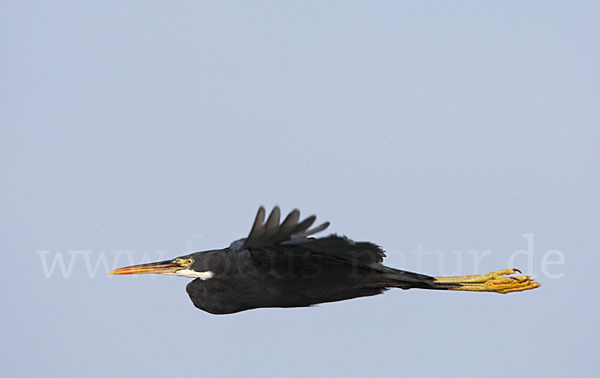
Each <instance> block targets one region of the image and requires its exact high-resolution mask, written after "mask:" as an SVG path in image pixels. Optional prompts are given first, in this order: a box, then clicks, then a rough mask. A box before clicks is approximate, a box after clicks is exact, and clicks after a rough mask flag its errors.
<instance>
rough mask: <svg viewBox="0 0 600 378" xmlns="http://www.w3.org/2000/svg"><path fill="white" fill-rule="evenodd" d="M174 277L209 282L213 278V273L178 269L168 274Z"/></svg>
mask: <svg viewBox="0 0 600 378" xmlns="http://www.w3.org/2000/svg"><path fill="white" fill-rule="evenodd" d="M170 274H172V275H174V276H182V277H187V278H200V279H201V280H202V281H205V280H209V279H211V278H213V277H214V275H215V274H214V273H213V272H211V271H210V270H209V271H206V272H196V271H194V270H191V269H179V270H178V271H176V272H173V273H170Z"/></svg>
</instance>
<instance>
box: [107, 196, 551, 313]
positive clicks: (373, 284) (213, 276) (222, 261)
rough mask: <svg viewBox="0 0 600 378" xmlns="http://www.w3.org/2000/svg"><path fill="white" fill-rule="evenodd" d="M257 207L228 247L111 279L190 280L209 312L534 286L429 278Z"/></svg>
mask: <svg viewBox="0 0 600 378" xmlns="http://www.w3.org/2000/svg"><path fill="white" fill-rule="evenodd" d="M265 216H266V213H265V209H264V208H263V207H260V208H259V210H258V214H257V215H256V219H255V220H254V224H253V226H252V229H251V230H250V234H249V235H248V237H247V238H245V239H240V240H237V241H235V242H233V243H232V244H231V245H230V246H229V247H228V248H224V249H217V250H211V251H204V252H195V253H192V254H189V255H185V256H181V257H178V258H176V259H173V260H167V261H162V262H158V263H150V264H142V265H135V266H130V267H126V268H121V269H117V270H113V271H112V272H111V273H112V274H136V273H159V274H172V275H179V276H183V277H189V278H195V279H194V280H193V281H191V282H190V283H189V284H188V285H187V292H188V294H189V296H190V299H191V300H192V302H193V303H194V305H195V306H196V307H198V308H199V309H201V310H204V311H208V312H210V313H213V314H230V313H234V312H239V311H244V310H249V309H253V308H261V307H304V306H311V305H314V304H318V303H325V302H334V301H342V300H346V299H352V298H357V297H365V296H370V295H376V294H381V293H383V292H384V291H385V290H387V289H390V288H400V289H413V288H418V289H433V290H460V291H483V292H496V293H503V294H504V293H510V292H515V291H523V290H529V289H534V288H536V287H538V286H540V284H539V283H538V282H536V281H534V280H532V279H531V277H530V276H527V275H513V274H515V273H517V272H518V273H520V272H519V271H518V270H517V269H505V270H500V271H497V272H492V273H489V274H485V275H469V276H458V277H431V276H427V275H423V274H419V273H413V272H407V271H404V270H399V269H394V268H390V267H387V266H385V265H383V264H382V262H383V259H384V257H385V253H384V251H383V250H382V249H381V248H380V247H379V246H377V245H375V244H373V243H370V242H355V241H352V240H350V239H348V238H346V237H343V236H337V235H329V236H326V237H321V238H313V237H310V236H311V235H314V234H316V233H318V232H321V231H323V230H325V229H326V228H327V227H328V226H329V223H328V222H325V223H323V224H321V225H319V226H316V227H314V228H311V226H312V225H313V223H314V222H315V220H316V217H315V216H310V217H308V218H306V219H304V220H303V221H300V212H299V211H298V210H293V211H292V212H291V213H289V214H288V216H287V217H286V218H285V220H284V221H283V222H281V223H280V222H279V220H280V210H279V207H277V206H276V207H275V208H273V211H271V214H270V215H269V217H268V219H267V220H266V221H265Z"/></svg>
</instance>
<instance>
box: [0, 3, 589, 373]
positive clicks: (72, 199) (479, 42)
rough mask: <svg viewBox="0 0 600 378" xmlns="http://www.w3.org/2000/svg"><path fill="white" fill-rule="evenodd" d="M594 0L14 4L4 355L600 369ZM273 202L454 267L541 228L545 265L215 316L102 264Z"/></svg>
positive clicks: (515, 246)
mask: <svg viewBox="0 0 600 378" xmlns="http://www.w3.org/2000/svg"><path fill="white" fill-rule="evenodd" d="M597 4H598V3H597V2H594V1H589V2H568V3H566V2H548V1H529V2H517V1H513V2H479V1H477V2H391V1H390V2H366V1H364V2H356V1H331V2H323V1H314V2H275V1H272V2H264V1H254V2H200V1H175V2H156V1H132V2H120V1H119V2H117V1H114V2H87V1H86V2H76V1H73V2H31V1H2V2H1V4H0V43H1V59H0V125H1V129H0V157H1V159H0V173H1V177H2V182H3V185H2V187H1V189H0V193H1V198H0V201H1V202H0V206H1V208H0V224H1V228H0V248H1V264H0V280H1V285H0V292H1V295H2V299H3V306H2V312H1V313H2V322H1V323H0V324H1V327H2V337H1V338H0V356H1V357H0V358H1V361H2V366H3V372H2V376H3V377H39V376H44V377H82V376H86V377H107V376H131V377H137V376H144V377H149V376H206V377H231V376H244V377H283V376H288V377H303V378H304V377H309V376H339V377H365V376H377V377H416V376H423V377H445V376H446V377H450V376H464V377H506V376H508V375H510V376H514V377H536V376H537V377H542V376H544V377H565V376H577V377H592V376H595V375H597V371H598V363H597V356H596V354H597V352H598V350H600V344H599V341H598V340H599V338H598V336H600V332H599V325H598V324H599V323H598V319H599V318H600V310H599V308H598V304H597V297H598V289H600V287H599V286H600V285H599V284H598V280H597V278H596V277H595V275H596V274H597V267H598V266H599V265H600V257H599V255H600V249H599V245H598V244H599V243H598V241H597V234H598V229H599V226H600V222H599V215H598V214H599V201H598V193H599V192H600V185H599V184H600V180H599V178H598V172H599V164H598V163H599V156H598V155H599V153H598V138H599V137H600V132H599V128H598V126H599V125H600V115H599V110H598V109H599V104H600V76H599V74H598V72H599V71H598V67H600V61H599V60H600V59H599V57H600V54H599V49H598V40H599V37H600V33H599V32H600V30H599V29H600V27H599V26H598V16H599V10H600V6H598V5H597ZM260 204H263V205H266V206H272V205H274V204H279V205H281V207H282V209H283V210H284V211H289V210H291V209H292V208H294V207H298V208H300V209H301V210H302V211H303V213H304V214H305V215H308V214H311V213H316V214H317V215H319V217H320V219H322V220H329V221H331V222H332V226H331V231H332V232H338V233H343V234H346V235H348V236H350V237H352V238H354V239H357V240H370V241H374V242H376V243H379V244H381V245H382V246H383V247H384V248H385V249H386V250H387V251H388V255H389V258H388V260H387V262H388V263H389V264H390V265H392V266H396V267H400V268H406V269H412V270H419V271H421V272H424V273H428V274H432V275H438V274H442V273H446V274H448V273H454V272H455V271H457V270H458V271H459V272H460V273H464V274H467V273H470V272H472V271H473V270H475V269H476V267H475V264H474V262H473V254H472V253H471V252H470V251H478V253H479V254H482V256H483V257H482V258H481V261H480V263H479V269H477V270H479V272H481V273H483V272H486V271H491V270H496V269H501V268H505V267H507V264H508V262H509V260H510V256H511V254H513V253H514V251H516V250H522V249H527V242H528V240H527V238H526V237H524V236H523V235H525V234H530V233H531V234H532V236H531V237H532V238H533V249H532V251H531V252H532V255H531V256H532V265H531V266H528V265H529V264H528V262H527V259H526V258H525V256H524V255H519V256H518V257H517V258H516V260H515V262H516V263H517V265H519V266H522V267H524V268H530V269H531V270H532V272H533V273H534V274H536V275H537V276H538V278H539V280H540V281H541V282H542V284H543V286H542V287H541V288H540V289H538V290H536V291H532V292H526V293H518V294H514V295H508V296H500V295H494V294H471V293H448V292H426V291H416V290H413V291H406V292H403V291H400V290H394V291H390V292H388V293H386V294H385V295H383V296H378V297H372V298H367V299H358V300H353V301H348V302H342V303H335V304H326V305H321V306H318V307H315V308H308V309H285V310H281V309H268V310H256V311H249V312H244V313H240V314H235V315H230V316H213V315H209V314H207V313H204V312H201V311H199V310H197V309H195V308H194V307H193V305H192V304H191V302H190V301H189V299H188V297H187V294H186V292H185V285H186V282H187V281H188V280H187V279H182V278H178V277H162V276H159V277H148V276H144V277H138V278H134V277H108V275H107V274H106V271H107V269H108V268H113V267H115V266H114V265H118V266H121V265H124V264H127V262H128V261H127V256H129V257H130V258H131V259H132V260H133V261H134V262H139V261H150V260H153V259H156V258H158V257H161V256H162V257H164V258H167V257H172V256H173V257H174V256H177V255H181V254H183V253H187V252H190V251H193V250H202V249H211V248H220V247H224V246H227V245H228V244H229V243H230V242H231V241H232V240H233V239H236V238H239V237H243V236H245V235H246V233H247V232H248V230H249V227H250V224H251V222H252V219H253V216H254V213H255V211H256V209H257V207H258V206H259V205H260ZM419 248H421V250H423V251H426V252H427V251H429V252H433V253H429V254H422V255H419V256H420V260H421V261H420V262H419V257H418V255H416V254H415V253H414V251H415V250H418V249H419ZM486 250H489V251H490V253H485V251H486ZM551 250H558V251H560V254H555V255H552V256H550V257H547V259H549V260H548V261H557V258H558V257H557V256H562V257H563V258H564V263H562V264H557V265H551V266H548V267H546V270H543V269H542V265H543V260H544V255H546V254H547V252H548V251H551ZM40 251H48V252H47V253H45V252H41V253H36V252H40ZM74 251H87V252H74ZM119 251H121V252H119ZM123 251H127V254H124V252H123ZM434 251H438V252H434ZM453 251H457V252H453ZM42 257H43V258H46V259H47V261H48V262H51V261H54V259H55V258H57V257H62V258H64V260H65V262H66V264H67V265H68V264H69V262H71V261H72V263H73V265H72V270H71V271H70V273H69V274H67V277H65V276H64V275H63V274H62V273H61V271H60V268H59V267H58V266H56V267H55V269H54V270H53V271H52V272H50V273H49V274H46V273H45V270H44V265H43V263H42V262H43V259H42ZM86 257H87V258H88V259H89V260H88V261H89V262H90V264H92V266H91V267H92V270H93V268H94V266H95V264H96V263H97V262H98V261H100V262H102V261H103V260H102V258H106V259H107V260H106V261H107V266H104V265H102V264H100V265H98V270H97V272H96V274H90V273H89V272H88V268H87V267H86V263H85V262H86V260H85V258H86ZM71 258H73V260H71ZM117 258H118V260H116V261H115V259H117ZM440 259H443V260H440ZM458 259H461V260H458ZM92 273H93V272H92ZM553 275H560V276H561V278H552V277H551V276H553Z"/></svg>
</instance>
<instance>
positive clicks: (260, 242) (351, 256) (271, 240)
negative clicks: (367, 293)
mask: <svg viewBox="0 0 600 378" xmlns="http://www.w3.org/2000/svg"><path fill="white" fill-rule="evenodd" d="M280 216H281V211H280V210H279V207H277V206H275V207H274V208H273V210H272V211H271V214H270V215H269V217H268V219H267V220H266V221H265V217H266V212H265V209H264V208H263V207H262V206H261V207H260V208H259V209H258V213H257V214H256V218H255V219H254V224H253V225H252V229H251V230H250V234H249V235H248V237H247V238H246V239H243V244H242V243H240V244H239V245H240V247H239V249H240V250H242V249H250V250H257V249H264V250H270V251H278V250H279V251H283V250H285V251H290V252H291V251H300V250H302V251H304V252H310V253H311V254H314V255H320V256H323V257H326V258H328V259H333V260H338V261H343V262H349V263H352V264H356V265H360V266H367V265H373V264H377V263H381V262H382V261H383V259H384V257H385V253H384V251H383V250H382V249H381V248H380V247H379V246H377V245H375V244H373V243H369V242H354V241H353V240H350V239H348V238H346V237H341V236H337V235H329V236H327V237H323V238H317V239H315V238H310V237H309V236H310V235H314V234H316V233H318V232H321V231H323V230H325V229H326V228H327V227H328V226H329V222H325V223H323V224H321V225H319V226H316V227H313V228H310V227H311V226H312V224H313V223H314V222H315V220H316V217H315V216H314V215H311V216H309V217H308V218H306V219H304V220H302V221H300V211H298V210H297V209H294V210H293V211H292V212H290V213H289V214H288V216H287V217H286V218H285V219H284V221H283V222H281V223H280V222H279V220H280ZM240 242H242V241H240ZM286 247H287V248H286ZM294 247H295V248H294Z"/></svg>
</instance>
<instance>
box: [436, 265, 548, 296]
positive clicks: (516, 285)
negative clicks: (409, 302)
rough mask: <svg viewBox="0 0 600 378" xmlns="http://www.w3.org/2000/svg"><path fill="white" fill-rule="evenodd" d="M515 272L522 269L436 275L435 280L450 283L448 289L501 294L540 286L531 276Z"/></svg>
mask: <svg viewBox="0 0 600 378" xmlns="http://www.w3.org/2000/svg"><path fill="white" fill-rule="evenodd" d="M515 273H521V271H520V270H518V269H504V270H499V271H497V272H491V273H488V274H481V275H470V276H456V277H435V281H436V283H440V284H449V285H448V287H447V288H448V290H460V291H489V292H494V293H500V294H506V293H512V292H513V291H523V290H531V289H535V288H536V287H539V286H540V283H539V282H537V281H535V280H533V279H532V278H531V276H529V275H520V276H512V275H511V274H515ZM454 285H456V286H454Z"/></svg>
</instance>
